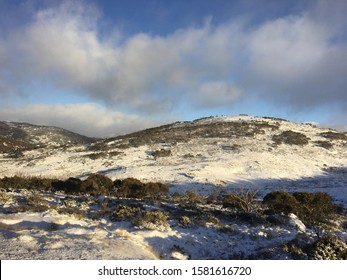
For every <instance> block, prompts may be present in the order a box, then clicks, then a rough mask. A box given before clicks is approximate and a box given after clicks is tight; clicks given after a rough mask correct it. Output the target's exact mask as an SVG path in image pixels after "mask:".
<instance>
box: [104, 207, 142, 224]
mask: <svg viewBox="0 0 347 280" xmlns="http://www.w3.org/2000/svg"><path fill="white" fill-rule="evenodd" d="M141 209H142V208H140V207H137V206H133V205H126V204H123V203H122V204H120V205H119V206H118V207H117V209H116V210H115V211H114V212H113V213H112V215H111V217H110V219H111V221H117V222H121V221H130V220H131V219H132V218H133V217H134V216H136V215H138V214H139V213H140V211H141Z"/></svg>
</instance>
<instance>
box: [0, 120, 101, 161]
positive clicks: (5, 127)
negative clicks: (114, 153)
mask: <svg viewBox="0 0 347 280" xmlns="http://www.w3.org/2000/svg"><path fill="white" fill-rule="evenodd" d="M93 141H95V139H92V138H89V137H86V136H82V135H79V134H77V133H74V132H71V131H68V130H65V129H62V128H58V127H52V126H40V125H33V124H27V123H16V122H0V152H1V153H8V154H13V153H15V154H17V155H18V154H21V152H22V151H26V150H32V149H37V148H50V149H51V148H55V147H59V146H71V145H78V144H87V143H91V142H93Z"/></svg>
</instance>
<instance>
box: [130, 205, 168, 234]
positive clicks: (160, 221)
mask: <svg viewBox="0 0 347 280" xmlns="http://www.w3.org/2000/svg"><path fill="white" fill-rule="evenodd" d="M167 217H168V216H167V214H166V213H164V212H162V211H160V210H155V211H142V212H140V213H139V214H138V215H137V216H135V217H134V218H133V220H132V224H133V225H134V226H136V227H139V228H141V229H150V230H160V231H165V230H168V229H169V228H170V225H169V224H168V222H167Z"/></svg>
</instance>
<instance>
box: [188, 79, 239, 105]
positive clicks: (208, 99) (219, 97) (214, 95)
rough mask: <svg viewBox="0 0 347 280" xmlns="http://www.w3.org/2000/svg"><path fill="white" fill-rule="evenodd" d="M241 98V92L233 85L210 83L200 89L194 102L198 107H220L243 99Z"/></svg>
mask: <svg viewBox="0 0 347 280" xmlns="http://www.w3.org/2000/svg"><path fill="white" fill-rule="evenodd" d="M241 96H242V92H241V90H240V89H239V88H237V87H235V86H233V85H228V84H226V83H224V82H210V83H205V84H203V85H202V86H201V87H200V89H199V92H198V94H196V96H195V99H194V102H195V103H196V104H195V106H197V107H202V108H211V107H219V106H224V105H225V104H230V103H234V102H236V101H237V100H238V99H239V98H241Z"/></svg>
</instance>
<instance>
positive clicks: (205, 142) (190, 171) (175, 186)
mask: <svg viewBox="0 0 347 280" xmlns="http://www.w3.org/2000/svg"><path fill="white" fill-rule="evenodd" d="M235 121H237V122H238V121H266V122H268V123H270V124H275V123H279V124H280V129H279V130H278V131H271V130H267V131H266V133H265V134H257V135H255V137H239V138H237V137H230V138H199V139H191V140H189V141H188V142H178V143H176V144H168V143H155V144H149V145H143V146H139V147H130V148H127V149H117V148H112V147H114V145H115V144H117V143H118V142H119V141H118V140H114V141H111V142H108V143H107V146H109V150H108V151H107V152H106V154H105V156H102V157H100V158H97V159H94V160H93V159H90V158H89V157H88V155H90V154H91V153H92V152H91V151H90V150H87V149H85V147H84V146H71V147H65V148H56V149H49V148H41V149H37V150H31V151H26V152H24V158H18V159H13V158H7V157H6V156H5V155H1V154H0V162H1V165H0V177H4V176H14V175H24V176H25V175H28V176H42V177H49V178H60V179H66V178H68V177H79V178H82V179H83V178H85V177H87V176H88V175H89V174H92V173H102V174H105V175H107V176H108V177H110V178H111V179H113V180H114V179H123V178H127V177H134V178H137V179H139V180H142V181H145V182H146V181H147V182H148V181H162V182H166V183H168V184H169V185H170V192H171V193H175V192H178V193H184V192H185V191H187V190H195V191H197V192H199V193H201V194H203V195H207V194H212V193H215V192H220V191H225V192H229V191H234V190H238V189H253V190H256V191H258V193H259V194H260V195H261V196H263V195H265V194H266V193H267V192H270V191H272V190H279V189H285V190H288V191H309V192H316V191H324V192H327V193H329V194H330V195H331V196H332V197H333V198H334V200H335V201H336V202H338V203H341V204H342V205H344V206H345V207H347V149H346V147H347V143H346V142H343V141H340V140H334V147H333V148H332V149H330V150H328V149H324V148H322V147H317V146H315V145H314V144H313V143H314V141H319V140H326V139H325V138H323V137H321V136H320V135H319V133H321V132H325V131H328V129H321V128H316V127H314V126H312V125H309V124H297V123H290V122H286V121H280V120H273V119H263V118H255V117H250V116H237V117H219V118H207V119H202V120H198V121H197V122H199V123H200V124H208V123H212V122H235ZM184 125H185V124H184V123H177V124H176V126H184ZM286 130H292V131H296V132H301V133H304V134H305V135H307V137H309V138H310V143H309V144H308V145H306V146H303V147H301V146H294V145H293V146H291V145H286V144H281V145H278V146H277V147H274V146H273V142H272V141H271V137H272V135H274V134H278V133H280V132H281V131H286ZM45 141H46V140H45ZM233 145H239V148H238V149H237V150H234V149H233V148H230V147H233ZM162 148H163V149H170V150H171V154H172V155H171V156H169V157H159V158H157V159H154V157H153V156H152V155H151V152H153V151H156V150H160V149H162ZM111 152H119V153H117V154H115V155H112V156H111V155H108V154H110V153H111ZM187 155H188V156H187ZM329 168H330V169H329ZM288 219H289V221H288V224H287V225H286V226H283V227H274V226H269V227H267V226H264V225H249V224H247V223H240V222H235V223H232V222H230V221H229V222H228V223H227V224H226V226H225V227H224V228H219V227H218V226H216V225H213V224H207V225H202V226H194V227H191V228H184V227H181V226H179V225H177V223H175V222H173V221H169V223H170V228H169V229H167V230H165V231H158V230H144V229H139V228H134V227H133V226H131V225H130V223H126V222H110V221H108V220H103V219H99V220H90V219H87V218H76V217H74V216H71V215H63V214H58V213H57V212H54V211H53V212H52V211H49V212H44V213H15V214H0V248H1V251H0V259H11V258H21V259H57V258H61V259H161V258H164V259H188V258H192V259H230V258H242V257H247V256H249V252H254V254H256V253H259V254H261V253H262V252H266V251H269V250H273V249H274V248H278V246H281V245H283V244H284V243H286V242H288V241H290V240H292V239H293V238H294V237H295V236H296V235H297V234H298V233H302V232H305V233H306V234H308V236H314V233H313V232H310V231H309V230H307V228H306V227H305V225H304V224H303V223H302V222H301V221H300V220H299V219H298V218H297V217H296V216H295V215H294V214H292V215H290V216H289V217H288ZM339 234H340V236H341V237H342V238H344V240H347V234H346V231H341V232H340V233H339ZM278 258H285V256H283V255H279V256H278Z"/></svg>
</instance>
